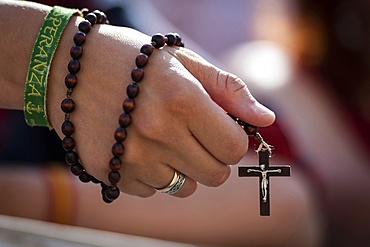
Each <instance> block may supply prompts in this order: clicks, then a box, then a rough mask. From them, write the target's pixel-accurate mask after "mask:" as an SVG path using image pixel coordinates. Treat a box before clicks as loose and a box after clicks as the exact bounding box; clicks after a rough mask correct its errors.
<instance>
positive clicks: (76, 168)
mask: <svg viewBox="0 0 370 247" xmlns="http://www.w3.org/2000/svg"><path fill="white" fill-rule="evenodd" d="M83 171H84V168H83V167H82V165H81V164H80V163H78V164H76V165H71V172H72V174H73V175H75V176H80V175H81V174H82V173H83Z"/></svg>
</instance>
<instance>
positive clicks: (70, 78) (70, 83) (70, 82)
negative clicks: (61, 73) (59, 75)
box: [64, 74, 78, 88]
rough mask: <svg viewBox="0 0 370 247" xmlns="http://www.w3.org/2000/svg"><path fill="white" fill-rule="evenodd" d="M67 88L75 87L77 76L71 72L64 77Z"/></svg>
mask: <svg viewBox="0 0 370 247" xmlns="http://www.w3.org/2000/svg"><path fill="white" fill-rule="evenodd" d="M64 82H65V84H66V87H67V88H75V87H76V86H77V83H78V81H77V76H76V75H73V74H68V75H67V76H66V78H65V79H64Z"/></svg>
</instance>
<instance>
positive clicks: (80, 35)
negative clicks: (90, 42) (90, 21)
mask: <svg viewBox="0 0 370 247" xmlns="http://www.w3.org/2000/svg"><path fill="white" fill-rule="evenodd" d="M73 42H75V44H76V45H78V46H81V45H83V44H85V42H86V34H85V33H84V32H81V31H78V32H77V33H76V34H75V36H74V37H73Z"/></svg>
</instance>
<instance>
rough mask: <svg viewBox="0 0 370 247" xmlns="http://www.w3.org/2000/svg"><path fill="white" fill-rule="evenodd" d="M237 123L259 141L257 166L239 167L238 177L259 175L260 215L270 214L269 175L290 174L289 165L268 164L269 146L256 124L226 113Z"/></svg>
mask: <svg viewBox="0 0 370 247" xmlns="http://www.w3.org/2000/svg"><path fill="white" fill-rule="evenodd" d="M228 115H229V116H230V117H231V118H232V119H233V120H234V121H235V122H236V123H237V124H239V125H240V126H241V127H242V128H243V129H244V131H245V133H246V134H247V135H248V136H254V138H255V139H256V140H257V141H258V142H259V147H258V149H257V153H258V156H259V166H246V167H239V177H259V194H260V215H261V216H269V215H270V177H277V176H279V177H282V176H290V166H288V165H280V166H270V163H269V160H270V157H271V153H272V151H271V146H270V145H268V144H267V143H266V142H265V141H264V140H263V138H262V136H261V134H260V133H258V128H257V127H256V126H253V125H250V124H248V123H246V122H243V121H241V120H240V119H239V118H236V117H234V116H232V115H231V114H228Z"/></svg>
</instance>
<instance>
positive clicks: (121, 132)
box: [114, 127, 127, 142]
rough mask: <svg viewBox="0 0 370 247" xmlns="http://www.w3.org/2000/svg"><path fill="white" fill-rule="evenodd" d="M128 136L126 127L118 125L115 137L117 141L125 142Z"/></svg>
mask: <svg viewBox="0 0 370 247" xmlns="http://www.w3.org/2000/svg"><path fill="white" fill-rule="evenodd" d="M126 137H127V131H126V128H121V127H118V128H117V129H116V132H114V139H115V140H116V142H123V141H124V140H125V139H126Z"/></svg>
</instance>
